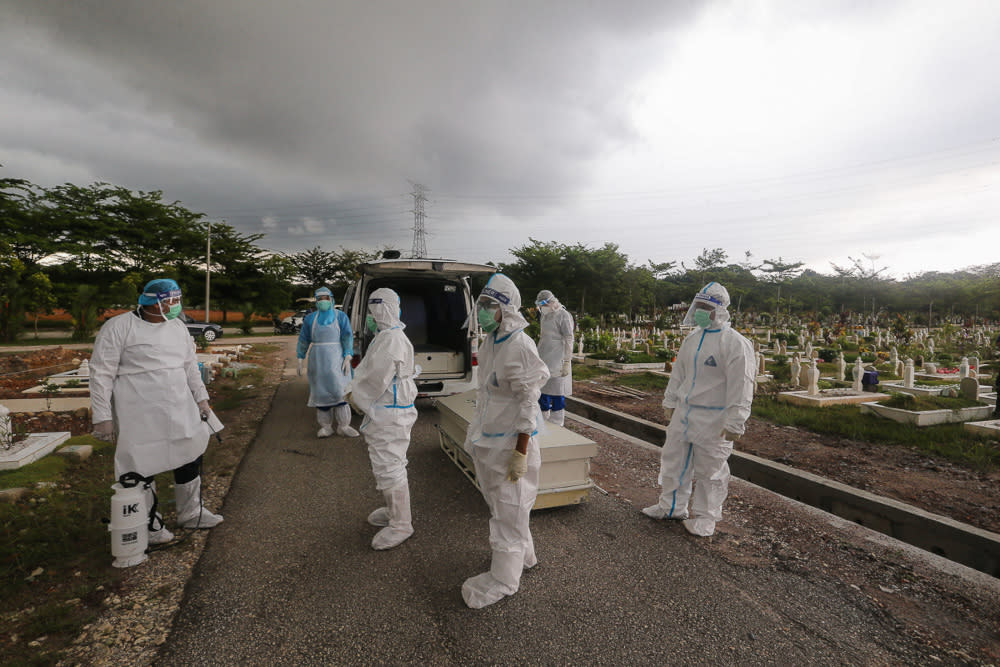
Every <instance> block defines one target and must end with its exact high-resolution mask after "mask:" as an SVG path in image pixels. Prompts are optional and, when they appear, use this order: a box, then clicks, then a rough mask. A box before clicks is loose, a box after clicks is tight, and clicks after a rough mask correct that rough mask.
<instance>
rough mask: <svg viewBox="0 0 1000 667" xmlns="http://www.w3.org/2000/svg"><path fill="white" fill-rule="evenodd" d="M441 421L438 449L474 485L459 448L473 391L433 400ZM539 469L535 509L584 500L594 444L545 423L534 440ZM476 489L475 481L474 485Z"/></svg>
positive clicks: (590, 483) (468, 459) (466, 457)
mask: <svg viewBox="0 0 1000 667" xmlns="http://www.w3.org/2000/svg"><path fill="white" fill-rule="evenodd" d="M437 408H438V413H439V415H440V417H441V421H440V423H439V424H438V433H439V435H440V439H441V449H442V450H444V452H445V454H447V455H448V458H450V459H451V460H452V461H453V462H454V463H455V465H457V466H458V467H459V469H460V470H461V471H462V472H463V473H464V474H465V476H466V477H468V478H469V479H470V480H471V481H472V483H473V484H476V472H475V470H474V468H473V465H472V458H471V457H470V456H469V454H467V453H466V452H465V450H464V449H462V443H463V442H465V432H466V430H467V429H468V426H469V422H470V421H471V420H472V416H473V414H474V413H475V409H476V392H475V391H467V392H465V393H462V394H455V395H454V396H448V397H446V398H441V399H439V400H438V401H437ZM538 447H539V450H540V452H541V455H542V469H541V471H540V476H539V483H538V497H537V498H536V499H535V506H534V508H535V509H542V508H545V507H557V506H560V505H574V504H577V503H581V502H584V501H586V500H587V498H588V496H589V495H590V489H591V488H593V486H594V482H593V481H592V480H591V479H590V459H591V458H592V457H594V456H596V455H597V443H595V442H594V441H593V440H588V439H587V438H585V437H583V436H582V435H580V434H579V433H574V432H573V431H570V430H569V429H567V428H563V427H562V426H556V425H555V424H551V423H548V422H546V424H545V430H544V431H543V433H542V435H541V437H540V438H539V440H538ZM476 486H477V488H478V484H477V485H476Z"/></svg>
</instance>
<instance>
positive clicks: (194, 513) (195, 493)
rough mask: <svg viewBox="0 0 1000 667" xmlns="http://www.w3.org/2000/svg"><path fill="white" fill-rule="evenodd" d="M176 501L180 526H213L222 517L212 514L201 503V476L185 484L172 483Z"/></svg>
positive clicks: (220, 521)
mask: <svg viewBox="0 0 1000 667" xmlns="http://www.w3.org/2000/svg"><path fill="white" fill-rule="evenodd" d="M174 498H175V500H176V501H177V525H179V526H180V527H181V528H213V527H215V526H217V525H219V524H220V523H222V517H221V516H220V515H218V514H212V513H211V512H209V511H208V510H207V509H205V507H204V506H203V505H202V503H201V477H195V478H194V479H193V480H191V481H190V482H188V483H186V484H174Z"/></svg>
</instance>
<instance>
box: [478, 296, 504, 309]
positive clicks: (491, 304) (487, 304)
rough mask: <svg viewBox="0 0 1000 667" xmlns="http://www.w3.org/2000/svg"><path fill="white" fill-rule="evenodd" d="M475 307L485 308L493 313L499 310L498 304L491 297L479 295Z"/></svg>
mask: <svg viewBox="0 0 1000 667" xmlns="http://www.w3.org/2000/svg"><path fill="white" fill-rule="evenodd" d="M476 308H477V309H478V310H487V311H489V312H491V313H495V312H496V311H498V310H500V304H499V303H498V302H497V301H496V300H495V299H493V298H492V297H488V296H481V297H479V299H477V300H476Z"/></svg>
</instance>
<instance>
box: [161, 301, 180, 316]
mask: <svg viewBox="0 0 1000 667" xmlns="http://www.w3.org/2000/svg"><path fill="white" fill-rule="evenodd" d="M180 314H181V302H180V301H177V302H176V303H174V304H173V305H170V306H168V307H167V310H163V303H160V315H163V319H166V320H176V319H177V317H178V315H180Z"/></svg>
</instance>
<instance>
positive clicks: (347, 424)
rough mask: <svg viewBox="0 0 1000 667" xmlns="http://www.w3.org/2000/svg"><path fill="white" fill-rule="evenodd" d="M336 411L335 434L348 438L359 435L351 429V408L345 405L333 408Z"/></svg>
mask: <svg viewBox="0 0 1000 667" xmlns="http://www.w3.org/2000/svg"><path fill="white" fill-rule="evenodd" d="M334 410H336V411H337V434H338V435H343V436H346V437H348V438H356V437H358V436H359V435H361V434H360V433H358V432H357V431H355V430H354V429H353V428H351V406H349V405H348V404H347V403H344V404H343V405H338V406H337V407H335V408H334Z"/></svg>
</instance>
